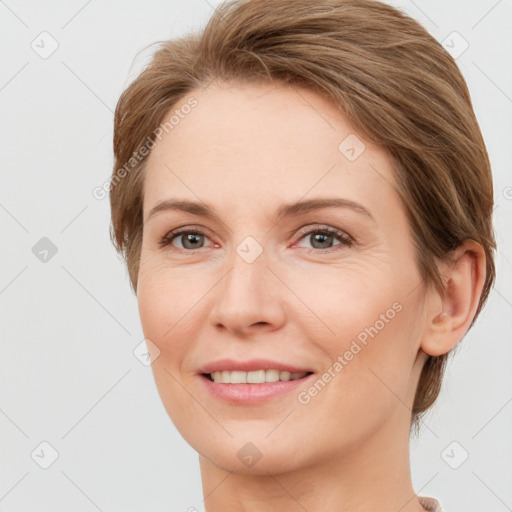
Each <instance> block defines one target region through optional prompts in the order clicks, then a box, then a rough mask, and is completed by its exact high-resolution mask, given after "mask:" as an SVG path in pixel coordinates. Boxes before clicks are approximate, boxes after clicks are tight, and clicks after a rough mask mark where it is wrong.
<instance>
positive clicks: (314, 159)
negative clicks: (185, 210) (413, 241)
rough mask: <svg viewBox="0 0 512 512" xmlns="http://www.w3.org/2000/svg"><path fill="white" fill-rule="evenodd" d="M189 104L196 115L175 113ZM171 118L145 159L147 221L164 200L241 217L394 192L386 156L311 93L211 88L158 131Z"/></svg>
mask: <svg viewBox="0 0 512 512" xmlns="http://www.w3.org/2000/svg"><path fill="white" fill-rule="evenodd" d="M192 101H194V102H195V106H194V108H192V109H190V108H187V109H183V111H180V106H183V105H186V104H187V103H188V104H194V103H191V102H192ZM176 111H178V112H176ZM185 112H187V113H186V114H185ZM173 114H181V115H179V116H176V115H175V116H174V122H173V124H172V129H168V130H167V131H164V132H163V133H162V136H161V140H158V141H157V143H156V146H155V147H154V148H153V150H152V152H151V154H150V156H149V159H148V165H147V169H146V177H145V196H144V210H145V215H147V212H148V211H149V209H150V208H151V207H152V206H153V205H154V204H155V203H156V202H158V201H160V200H163V199H166V198H167V197H168V196H169V195H170V196H177V197H189V198H190V199H194V200H197V199H198V198H199V199H207V200H208V201H207V202H208V203H210V204H214V205H216V204H218V205H224V207H226V208H228V207H232V208H235V209H240V212H241V213H242V208H246V209H251V205H253V208H256V207H257V206H259V207H261V206H262V204H263V203H264V202H265V203H266V202H268V201H273V198H275V201H277V202H279V203H282V202H285V201H286V200H287V199H288V200H290V201H293V200H297V199H299V198H301V197H304V196H305V195H307V194H310V193H311V194H313V195H319V194H329V195H331V196H332V194H333V192H339V194H340V195H341V196H344V197H346V196H350V198H351V199H353V200H361V201H366V202H372V201H373V202H375V201H378V200H379V197H377V196H379V193H378V192H379V191H378V190H377V189H380V200H382V194H384V195H385V194H386V191H385V190H384V191H383V188H385V187H386V186H387V188H389V189H390V190H389V191H388V192H387V193H389V194H391V195H392V194H393V192H394V191H393V190H392V187H391V186H390V184H392V182H393V174H392V167H391V161H390V160H389V158H388V156H387V154H386V153H385V152H384V151H383V150H382V149H381V148H379V147H377V146H375V145H372V144H370V143H368V142H367V141H365V140H364V139H363V137H362V136H360V135H358V134H357V133H355V131H354V129H353V128H352V127H351V126H350V123H349V122H348V121H347V120H346V118H345V117H344V116H343V114H342V113H341V112H340V111H339V109H338V108H337V107H336V106H335V105H334V104H332V103H331V102H330V101H328V100H327V99H325V98H323V97H321V96H319V95H317V94H316V93H314V92H312V91H310V90H307V89H303V88H298V87H295V86H293V87H292V86H287V85H275V84H267V83H258V84H254V83H251V84H245V83H244V84H241V83H213V84H211V85H210V86H209V87H208V88H206V89H196V90H194V91H192V92H191V93H189V94H188V95H187V96H185V97H184V98H183V99H182V100H181V101H179V102H178V103H177V104H176V105H175V106H173V108H172V109H171V111H169V112H168V113H167V114H166V115H165V116H164V123H165V121H166V120H168V119H169V118H170V117H171V116H172V115H173ZM176 121H178V122H176ZM374 189H375V190H374ZM372 194H373V195H374V196H375V197H372ZM365 198H366V199H365Z"/></svg>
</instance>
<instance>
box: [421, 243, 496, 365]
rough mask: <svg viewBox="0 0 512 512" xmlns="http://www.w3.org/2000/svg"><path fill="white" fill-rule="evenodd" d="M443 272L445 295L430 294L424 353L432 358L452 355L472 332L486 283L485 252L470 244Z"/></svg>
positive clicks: (457, 251) (461, 248)
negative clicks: (470, 327)
mask: <svg viewBox="0 0 512 512" xmlns="http://www.w3.org/2000/svg"><path fill="white" fill-rule="evenodd" d="M439 270H440V273H441V276H442V279H443V282H444V283H445V291H444V292H443V293H439V292H438V291H437V290H431V291H430V292H429V297H428V300H427V302H426V308H427V309H426V315H427V316H426V322H427V323H426V326H425V327H426V329H425V332H424V336H423V340H422V342H421V349H422V350H423V352H425V353H427V354H429V355H432V356H439V355H441V354H445V353H447V352H449V351H450V350H451V349H452V348H453V347H455V345H457V343H458V342H459V341H460V340H461V339H462V338H463V336H464V335H465V334H466V332H467V330H468V329H469V326H470V325H471V322H472V321H473V317H474V316H475V313H476V310H477V308H478V303H479V300H480V295H481V293H482V290H483V287H484V283H485V274H486V258H485V251H484V249H483V248H482V246H481V245H480V244H479V243H478V242H475V241H474V240H466V241H465V242H464V243H463V244H462V245H460V246H459V247H457V249H455V250H454V251H452V253H451V259H450V261H449V262H442V263H441V264H440V265H439Z"/></svg>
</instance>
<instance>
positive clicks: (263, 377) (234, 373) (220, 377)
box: [200, 368, 313, 385]
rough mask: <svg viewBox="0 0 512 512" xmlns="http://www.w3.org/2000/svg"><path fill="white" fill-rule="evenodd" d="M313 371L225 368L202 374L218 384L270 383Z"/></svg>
mask: <svg viewBox="0 0 512 512" xmlns="http://www.w3.org/2000/svg"><path fill="white" fill-rule="evenodd" d="M312 374H313V372H309V371H308V372H289V371H281V370H277V369H273V368H271V369H268V370H263V369H261V370H253V371H250V372H245V371H241V370H231V371H230V370H223V371H215V372H211V373H201V374H200V375H201V376H202V377H204V378H205V379H208V380H209V381H210V382H214V383H216V384H255V385H261V384H268V383H272V382H289V381H294V380H300V379H304V378H305V377H307V376H309V375H312Z"/></svg>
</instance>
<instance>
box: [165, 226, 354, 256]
mask: <svg viewBox="0 0 512 512" xmlns="http://www.w3.org/2000/svg"><path fill="white" fill-rule="evenodd" d="M318 233H322V234H324V233H328V234H329V235H334V236H335V237H336V238H337V239H338V240H339V241H340V244H339V245H336V246H334V247H331V248H329V249H315V248H311V249H307V248H306V252H307V253H308V254H309V253H315V254H319V253H320V254H323V253H329V252H333V251H336V250H337V249H336V247H341V246H347V247H351V246H352V245H354V242H355V241H354V239H353V238H352V237H351V236H349V235H347V234H346V233H344V232H343V231H340V230H339V229H336V228H332V227H329V226H322V227H316V228H313V229H311V228H310V229H306V228H302V229H300V230H299V232H298V238H297V240H296V242H298V241H300V240H302V239H303V238H305V237H306V236H308V235H313V234H318ZM183 234H193V235H203V236H205V237H207V235H206V234H205V233H203V232H202V231H201V230H198V229H191V228H179V229H175V230H174V231H170V232H169V233H167V234H166V235H165V236H164V237H163V238H162V239H161V240H160V242H159V245H160V246H161V247H162V248H165V247H167V246H169V245H172V241H173V240H174V239H175V238H176V237H178V236H179V235H183ZM173 249H174V250H177V251H179V252H182V253H189V254H195V253H196V252H199V250H200V249H202V247H201V248H200V249H197V250H195V251H194V250H191V249H180V248H179V247H174V246H173Z"/></svg>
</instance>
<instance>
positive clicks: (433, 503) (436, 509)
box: [418, 496, 445, 512]
mask: <svg viewBox="0 0 512 512" xmlns="http://www.w3.org/2000/svg"><path fill="white" fill-rule="evenodd" d="M418 501H419V502H420V505H421V506H422V507H423V508H424V509H425V510H427V511H428V512H445V510H444V509H443V507H442V506H441V503H439V501H438V500H436V499H435V498H431V497H430V496H418Z"/></svg>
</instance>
